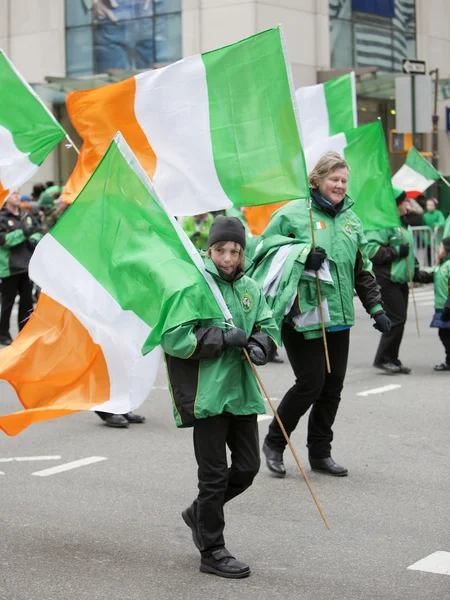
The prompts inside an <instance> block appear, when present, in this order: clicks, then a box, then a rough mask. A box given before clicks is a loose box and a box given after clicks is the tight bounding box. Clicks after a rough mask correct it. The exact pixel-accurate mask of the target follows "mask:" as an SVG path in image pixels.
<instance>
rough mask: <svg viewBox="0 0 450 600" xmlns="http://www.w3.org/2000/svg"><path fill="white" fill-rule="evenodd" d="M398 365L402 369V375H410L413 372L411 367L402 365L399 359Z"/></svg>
mask: <svg viewBox="0 0 450 600" xmlns="http://www.w3.org/2000/svg"><path fill="white" fill-rule="evenodd" d="M396 365H397V367H398V368H399V369H400V373H401V374H402V375H409V374H410V373H411V369H410V368H409V367H405V365H402V363H401V362H400V361H399V360H398V361H397V363H396Z"/></svg>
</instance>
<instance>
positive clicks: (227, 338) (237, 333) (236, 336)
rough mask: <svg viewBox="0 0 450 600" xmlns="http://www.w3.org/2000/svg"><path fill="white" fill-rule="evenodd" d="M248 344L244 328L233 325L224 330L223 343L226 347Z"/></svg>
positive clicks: (244, 346) (240, 346)
mask: <svg viewBox="0 0 450 600" xmlns="http://www.w3.org/2000/svg"><path fill="white" fill-rule="evenodd" d="M247 344H248V340H247V336H246V335H245V331H244V330H243V329H239V327H232V328H230V329H227V330H226V331H224V332H223V345H224V347H225V348H231V347H235V348H246V347H247Z"/></svg>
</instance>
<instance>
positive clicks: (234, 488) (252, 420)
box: [194, 414, 260, 556]
mask: <svg viewBox="0 0 450 600" xmlns="http://www.w3.org/2000/svg"><path fill="white" fill-rule="evenodd" d="M227 445H228V447H229V448H230V450H231V466H230V468H228V463H227V454H226V446H227ZM194 449H195V458H196V459H197V464H198V489H199V493H198V497H197V499H196V500H195V501H194V512H195V516H196V518H197V522H198V528H199V535H200V540H201V544H202V551H201V552H202V555H203V556H209V555H211V552H213V551H214V550H216V549H218V548H223V547H224V545H225V540H224V537H223V530H224V527H225V519H224V512H223V506H224V504H225V502H228V501H229V500H231V499H233V498H235V497H236V496H238V495H239V494H241V493H242V492H243V491H245V490H246V489H247V488H248V487H249V486H250V485H251V484H252V482H253V479H254V478H255V476H256V474H257V472H258V470H259V465H260V458H259V441H258V423H257V416H256V415H249V416H245V417H236V416H233V415H230V414H222V415H218V416H215V417H208V418H206V419H198V420H197V421H195V423H194Z"/></svg>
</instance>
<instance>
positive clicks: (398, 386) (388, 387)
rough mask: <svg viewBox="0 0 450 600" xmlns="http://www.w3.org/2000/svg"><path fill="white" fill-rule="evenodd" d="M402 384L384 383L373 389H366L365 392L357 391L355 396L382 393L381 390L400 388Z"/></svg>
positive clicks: (387, 390) (388, 390)
mask: <svg viewBox="0 0 450 600" xmlns="http://www.w3.org/2000/svg"><path fill="white" fill-rule="evenodd" d="M401 387H402V386H401V385H400V384H397V383H391V385H385V386H383V387H380V388H375V389H373V390H366V391H365V392H358V393H357V394H356V395H357V396H370V395H371V394H382V393H383V392H390V391H391V390H396V389H398V388H401Z"/></svg>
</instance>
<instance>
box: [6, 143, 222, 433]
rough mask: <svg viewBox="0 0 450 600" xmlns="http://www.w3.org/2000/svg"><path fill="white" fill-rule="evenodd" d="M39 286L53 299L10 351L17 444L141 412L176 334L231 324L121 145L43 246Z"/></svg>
mask: <svg viewBox="0 0 450 600" xmlns="http://www.w3.org/2000/svg"><path fill="white" fill-rule="evenodd" d="M30 276H31V278H32V279H33V281H35V282H36V283H37V284H38V285H39V286H40V287H41V288H42V292H41V296H40V299H39V303H38V305H37V308H36V311H35V313H34V314H33V316H32V317H31V319H30V321H29V322H28V324H27V325H26V326H25V328H24V329H23V330H22V332H21V333H20V335H19V336H18V338H17V339H16V340H14V342H13V343H12V345H11V346H9V347H7V348H5V349H4V350H1V351H0V378H1V379H5V380H6V381H9V383H11V384H12V386H13V387H14V389H15V390H16V391H17V394H18V396H19V399H20V400H21V402H22V404H23V406H24V408H25V410H23V411H21V412H17V413H14V414H12V415H7V416H3V417H0V428H1V429H3V430H4V431H5V432H6V433H8V434H10V435H15V434H16V433H19V432H20V431H21V430H22V429H23V428H24V427H27V426H28V425H29V424H30V423H32V422H34V421H42V420H46V419H51V418H54V417H59V416H61V415H64V414H70V413H72V412H76V411H79V410H87V409H94V408H95V407H97V408H98V409H100V410H104V411H106V412H114V413H126V412H128V411H130V410H133V409H134V408H136V407H137V406H139V405H140V404H141V403H142V402H143V401H144V400H145V399H146V398H147V396H148V395H149V393H150V391H151V389H152V385H153V382H154V380H155V377H156V372H157V369H158V364H159V348H156V350H155V347H156V346H158V344H159V342H160V338H161V335H162V334H163V333H164V332H165V331H166V330H168V329H170V328H172V327H175V326H177V325H180V324H181V323H185V322H189V321H196V320H198V319H204V318H218V319H220V320H221V321H223V320H224V319H230V318H231V315H230V313H229V311H228V308H227V306H226V304H225V302H224V300H223V298H222V296H221V294H220V291H219V289H218V288H217V286H216V284H215V283H214V281H213V280H212V278H211V276H210V275H209V274H208V273H207V272H206V270H205V267H204V265H203V261H202V259H201V257H200V255H199V254H198V252H197V250H196V249H195V248H194V246H193V245H192V243H191V242H190V241H189V239H188V238H187V236H186V234H185V233H184V231H183V230H182V229H181V227H180V226H179V224H178V223H177V221H176V220H175V219H174V218H173V217H172V216H171V215H170V214H169V213H168V210H167V207H166V206H165V205H164V203H163V202H162V201H161V200H160V199H159V198H158V197H157V195H156V193H155V191H154V189H153V187H152V185H151V182H150V180H149V179H148V177H147V175H146V174H145V172H144V171H143V169H142V167H141V166H140V165H139V163H138V162H137V160H136V158H135V156H134V155H133V153H132V152H131V150H130V149H129V147H128V146H127V144H126V143H125V142H124V140H123V138H122V136H121V135H120V134H117V136H116V137H115V138H114V141H113V143H112V144H111V146H110V148H109V149H108V151H107V152H106V155H105V156H104V158H103V159H102V161H101V162H100V164H99V166H98V168H97V169H96V171H95V172H94V174H93V176H92V177H91V178H90V180H89V181H88V183H87V185H86V186H85V187H84V188H83V190H82V191H81V193H80V194H79V195H78V197H77V199H76V201H75V202H74V203H73V204H72V206H70V207H69V208H68V210H66V211H65V213H64V215H63V216H62V218H61V219H60V220H59V221H58V223H57V224H56V225H55V227H54V228H53V229H52V230H51V231H50V233H48V234H47V235H46V236H45V237H44V238H43V239H42V241H41V242H40V243H39V244H38V246H37V248H36V251H35V253H34V255H33V258H32V260H31V263H30Z"/></svg>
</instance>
